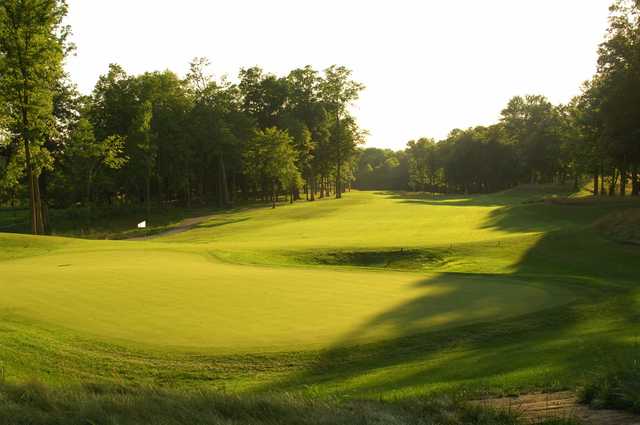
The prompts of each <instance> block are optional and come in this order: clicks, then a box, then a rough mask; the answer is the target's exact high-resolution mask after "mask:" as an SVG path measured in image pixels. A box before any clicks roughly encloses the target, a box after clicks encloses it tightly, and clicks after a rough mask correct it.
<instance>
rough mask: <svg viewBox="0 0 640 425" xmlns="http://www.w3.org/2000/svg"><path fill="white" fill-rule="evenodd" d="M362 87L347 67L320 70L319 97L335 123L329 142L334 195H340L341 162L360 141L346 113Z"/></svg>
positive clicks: (359, 134) (359, 135) (337, 196)
mask: <svg viewBox="0 0 640 425" xmlns="http://www.w3.org/2000/svg"><path fill="white" fill-rule="evenodd" d="M362 90H364V85H362V84H360V83H358V82H356V81H353V80H352V79H351V70H349V69H347V68H345V67H344V66H335V65H333V66H330V67H329V68H327V69H326V70H325V71H324V79H323V80H322V82H321V86H320V96H321V99H322V100H323V102H324V104H325V105H326V109H327V111H328V113H329V116H330V117H332V118H333V120H334V123H335V126H334V127H333V131H332V144H333V149H334V152H335V157H334V160H335V164H336V165H335V171H336V175H335V182H336V184H335V189H336V198H340V197H342V186H341V184H342V178H341V175H340V173H341V169H342V164H343V163H344V162H345V161H346V160H347V159H349V157H350V155H352V154H353V153H354V151H355V147H356V146H357V144H358V143H360V142H362V134H361V133H360V132H359V131H358V129H357V125H355V120H354V119H353V118H352V117H351V116H350V115H349V111H348V107H349V106H350V105H351V104H352V103H353V102H355V101H356V100H357V99H358V97H359V96H360V92H361V91H362Z"/></svg>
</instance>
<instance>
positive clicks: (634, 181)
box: [631, 164, 640, 196]
mask: <svg viewBox="0 0 640 425" xmlns="http://www.w3.org/2000/svg"><path fill="white" fill-rule="evenodd" d="M638 195H640V181H639V180H638V164H635V165H634V166H633V169H632V171H631V196H638Z"/></svg>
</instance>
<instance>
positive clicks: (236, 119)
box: [0, 0, 640, 234]
mask: <svg viewBox="0 0 640 425" xmlns="http://www.w3.org/2000/svg"><path fill="white" fill-rule="evenodd" d="M66 14H67V5H66V3H65V1H64V0H4V1H3V2H2V4H0V100H1V102H0V205H4V206H14V207H21V206H29V208H30V211H31V221H32V231H33V233H36V234H41V233H47V231H48V209H49V208H68V207H72V206H85V207H91V206H96V207H98V206H105V205H132V204H144V205H146V206H147V208H151V206H152V205H158V204H181V205H185V206H191V205H193V204H195V203H197V204H211V203H215V204H217V205H218V206H220V207H225V206H230V205H233V204H234V202H236V201H237V200H262V201H264V202H270V203H272V204H273V206H274V207H275V203H276V201H277V200H278V197H286V199H288V200H289V201H290V202H293V201H294V200H296V199H306V200H310V201H313V200H315V199H316V198H322V197H328V196H335V197H338V198H339V197H340V196H341V194H342V193H343V191H344V190H345V189H347V188H348V187H350V186H351V184H352V183H353V182H354V181H355V186H356V187H357V188H362V189H402V190H417V191H431V192H466V193H468V192H490V191H497V190H501V189H504V188H508V187H511V186H514V185H517V184H520V183H525V182H526V183H529V182H533V183H549V182H567V181H572V182H574V184H576V185H577V184H578V182H579V181H581V179H582V178H583V177H585V176H589V178H590V179H592V180H593V190H594V195H605V194H608V195H614V194H620V195H626V194H632V195H636V196H637V195H638V194H639V192H640V183H639V181H638V173H639V167H640V141H639V138H640V2H638V1H636V0H618V1H616V2H615V3H614V5H613V6H612V7H611V18H610V28H609V31H608V33H607V35H606V38H605V40H604V42H603V43H602V44H601V46H600V48H599V63H598V72H597V74H596V75H595V76H594V77H593V79H592V80H591V81H589V82H587V83H585V84H584V89H583V91H582V94H581V95H580V96H578V97H576V98H575V99H573V100H572V101H571V102H569V104H567V105H553V104H551V103H550V102H549V101H548V100H547V99H546V98H545V97H544V96H524V97H519V96H518V97H514V98H513V99H512V100H511V101H510V102H509V103H508V105H507V106H506V107H505V108H504V110H503V111H502V117H501V120H500V122H498V123H497V124H495V125H492V126H489V127H476V128H470V129H467V130H453V131H452V132H451V133H450V135H449V136H448V137H447V138H446V139H445V140H441V141H438V142H436V141H435V140H432V139H429V138H422V139H419V140H415V141H410V142H409V143H408V145H407V148H406V149H405V150H404V151H401V152H393V151H390V150H381V149H361V148H358V145H360V144H362V143H363V142H364V140H365V137H366V131H364V130H363V129H361V128H360V127H359V126H358V123H357V121H356V119H355V118H354V116H353V115H352V114H351V112H350V106H351V105H352V104H353V103H354V102H355V101H356V100H357V99H358V96H359V93H360V92H361V91H362V90H363V89H364V86H363V85H362V84H360V83H358V82H355V81H353V79H352V77H351V72H350V70H349V69H347V68H345V67H342V66H331V67H329V68H328V69H326V70H323V71H321V72H320V71H317V70H314V69H312V68H311V67H309V66H307V67H303V68H299V69H294V70H292V71H291V72H289V73H288V74H287V75H281V76H278V75H274V74H271V73H268V72H266V71H264V70H262V69H261V68H260V67H257V66H256V67H252V68H247V69H242V70H240V72H239V75H238V76H237V78H236V79H234V80H233V81H232V80H231V79H228V78H226V77H223V78H217V79H216V78H214V77H212V75H210V72H209V62H208V60H207V59H204V58H196V59H194V60H193V62H192V63H191V67H190V72H189V73H188V74H187V75H186V76H185V77H184V78H181V77H180V76H178V75H176V74H175V73H173V72H171V71H160V72H148V73H145V74H142V75H130V74H128V73H127V71H126V70H125V69H123V68H122V67H121V66H119V65H116V64H113V65H111V66H110V67H109V69H108V70H105V74H104V75H102V76H101V77H100V79H99V80H98V82H97V84H96V86H95V88H94V89H93V92H92V93H91V94H89V95H81V94H80V93H78V91H77V89H76V87H75V86H74V84H73V82H72V81H70V79H69V78H68V76H67V75H66V74H65V72H64V61H65V57H67V56H68V55H69V54H72V52H73V45H72V44H71V42H70V34H71V32H70V31H71V30H70V28H68V27H66V26H65V25H64V18H65V16H66ZM425 78H428V76H427V75H425ZM428 119H429V117H425V120H428Z"/></svg>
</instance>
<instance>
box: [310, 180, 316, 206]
mask: <svg viewBox="0 0 640 425" xmlns="http://www.w3.org/2000/svg"><path fill="white" fill-rule="evenodd" d="M310 186H311V187H309V190H310V192H311V195H310V200H311V201H315V200H316V189H317V188H316V177H315V176H312V177H311V185H310Z"/></svg>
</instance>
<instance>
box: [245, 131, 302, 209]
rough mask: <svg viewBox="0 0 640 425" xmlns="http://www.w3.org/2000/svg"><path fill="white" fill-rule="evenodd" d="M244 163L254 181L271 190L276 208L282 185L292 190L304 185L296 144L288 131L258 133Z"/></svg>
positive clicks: (249, 144) (272, 201) (272, 200)
mask: <svg viewBox="0 0 640 425" xmlns="http://www.w3.org/2000/svg"><path fill="white" fill-rule="evenodd" d="M244 163H245V172H246V173H247V175H248V176H249V178H250V179H251V181H252V182H253V183H254V184H256V185H261V184H264V186H263V187H267V188H269V190H270V192H271V193H270V197H271V203H272V207H273V208H275V207H276V197H277V194H278V187H279V185H282V186H284V187H287V188H291V187H292V185H295V184H298V182H299V181H300V173H299V171H298V169H297V167H296V165H295V163H296V152H295V150H294V148H293V140H292V139H291V137H290V136H289V134H288V133H287V132H286V131H283V130H278V129H277V128H276V127H271V128H267V129H265V130H256V132H255V134H254V137H252V138H251V139H250V140H249V143H248V144H247V147H246V150H245V152H244Z"/></svg>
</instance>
